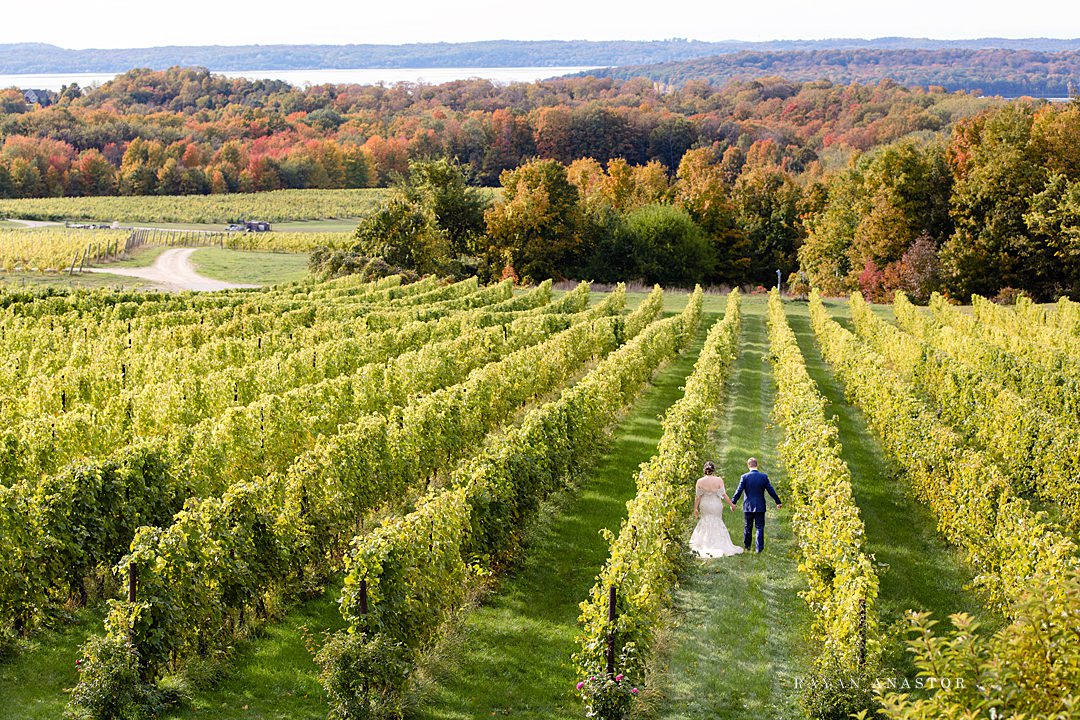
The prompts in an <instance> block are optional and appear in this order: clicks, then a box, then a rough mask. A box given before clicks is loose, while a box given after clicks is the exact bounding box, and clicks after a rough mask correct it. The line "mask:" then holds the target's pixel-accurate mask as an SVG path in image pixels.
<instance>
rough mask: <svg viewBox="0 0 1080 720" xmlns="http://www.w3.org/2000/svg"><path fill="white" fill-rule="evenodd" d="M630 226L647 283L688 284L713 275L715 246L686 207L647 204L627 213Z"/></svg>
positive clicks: (627, 221)
mask: <svg viewBox="0 0 1080 720" xmlns="http://www.w3.org/2000/svg"><path fill="white" fill-rule="evenodd" d="M626 227H627V231H628V232H629V233H630V235H631V236H632V238H633V243H634V257H635V259H636V260H637V266H638V269H639V270H640V272H641V274H642V276H643V277H644V278H645V280H646V282H650V283H661V284H663V285H669V286H670V285H680V286H688V285H692V284H694V283H699V282H702V281H703V280H704V279H705V278H706V277H708V276H709V275H711V273H712V266H713V255H712V249H711V248H710V247H709V243H708V241H707V240H706V238H705V236H704V234H703V233H702V232H701V230H700V229H699V228H698V226H697V225H696V224H695V223H694V220H693V218H691V217H690V214H689V213H687V212H686V211H685V210H682V209H680V208H676V207H672V206H671V205H646V206H645V207H642V208H639V209H637V210H634V211H633V212H631V213H630V214H629V215H627V216H626Z"/></svg>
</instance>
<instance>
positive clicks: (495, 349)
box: [106, 281, 659, 677]
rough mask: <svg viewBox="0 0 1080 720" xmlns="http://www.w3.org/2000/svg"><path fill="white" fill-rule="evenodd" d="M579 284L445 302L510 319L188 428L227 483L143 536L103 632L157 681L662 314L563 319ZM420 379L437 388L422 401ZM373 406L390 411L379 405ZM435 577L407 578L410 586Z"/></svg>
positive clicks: (193, 449)
mask: <svg viewBox="0 0 1080 720" xmlns="http://www.w3.org/2000/svg"><path fill="white" fill-rule="evenodd" d="M459 286H460V287H464V288H466V289H468V288H470V287H471V288H472V289H473V290H475V287H476V284H475V281H473V282H471V283H459V284H458V286H448V287H446V288H439V289H437V290H435V291H432V292H431V293H428V294H426V295H410V296H406V297H404V298H402V299H401V300H400V301H399V302H401V303H415V304H416V306H417V309H418V310H425V309H426V308H430V307H433V306H437V305H438V304H439V303H437V302H436V303H433V302H430V301H429V302H428V303H427V304H424V300H425V298H427V297H430V296H431V295H434V294H437V293H445V292H446V291H447V290H450V289H453V288H455V287H459ZM586 290H587V288H585V287H581V288H579V289H578V291H575V292H573V293H570V294H568V296H567V299H566V300H565V301H560V304H559V306H558V307H557V308H554V309H556V310H560V311H563V312H543V311H546V310H549V309H550V308H548V307H547V306H546V305H545V303H546V302H547V301H548V300H550V297H551V292H550V285H549V284H544V285H542V286H541V287H539V288H537V289H536V290H534V291H532V292H530V293H527V294H525V295H523V296H521V297H519V298H513V299H510V298H509V284H507V283H503V284H501V285H499V286H494V287H492V288H487V289H484V290H480V291H478V292H474V293H473V294H471V295H470V294H466V295H464V296H463V297H461V299H460V300H448V301H444V302H454V303H458V305H457V307H459V308H468V307H470V305H471V304H472V303H473V302H476V303H477V304H479V305H491V304H492V302H493V301H494V300H499V299H505V300H506V301H505V302H502V303H498V304H495V305H492V307H493V308H495V309H498V310H500V311H501V312H497V313H494V315H495V316H496V317H506V316H509V318H510V319H515V320H517V322H509V323H507V324H495V325H494V326H492V327H487V328H473V329H472V331H471V332H470V331H468V330H466V332H464V333H463V334H462V335H461V337H458V338H455V339H454V340H452V341H451V342H453V343H455V344H456V345H457V347H458V350H457V351H454V352H447V350H449V347H442V348H439V347H437V346H432V347H431V348H430V349H423V350H420V351H418V352H421V353H422V354H423V355H425V356H426V357H427V358H429V361H423V360H421V359H420V358H419V356H413V357H412V358H409V359H407V358H405V357H402V358H400V360H394V361H391V362H390V363H388V364H387V365H385V366H384V365H373V366H369V367H368V369H367V370H366V371H363V372H361V373H358V375H357V377H355V378H352V380H350V381H349V382H348V383H346V385H345V386H344V388H342V389H344V390H345V392H344V393H333V394H328V393H326V392H325V391H326V390H327V389H328V388H327V387H326V386H323V387H320V388H317V389H314V388H313V393H312V394H311V395H309V396H308V399H304V398H303V397H302V396H298V397H296V398H295V399H293V398H289V399H282V398H272V399H268V400H267V401H266V404H263V403H259V404H260V405H261V407H260V408H250V409H247V410H243V411H241V412H236V413H229V414H228V417H227V418H226V419H228V420H229V422H228V423H217V424H216V426H211V427H210V428H207V430H210V432H209V433H207V434H206V435H202V434H200V435H198V436H196V437H194V438H192V439H191V443H190V444H189V445H187V446H186V447H185V455H186V456H187V457H188V458H189V460H190V465H189V468H190V471H191V474H192V475H194V476H196V477H205V478H207V480H206V483H207V484H208V486H209V487H210V488H211V490H217V488H220V487H221V484H222V483H223V482H224V483H231V484H230V485H229V486H228V487H227V488H226V489H225V490H224V492H222V493H221V494H220V495H218V496H203V497H201V498H199V499H191V500H189V501H188V503H187V504H186V505H185V508H184V510H183V511H182V512H180V513H178V514H177V515H176V517H175V518H174V520H173V522H172V524H171V525H168V526H166V527H163V528H152V527H144V528H141V529H140V530H139V531H138V532H137V533H136V535H135V539H134V540H133V541H132V542H131V552H130V554H129V555H128V556H127V557H126V558H125V559H124V561H123V562H122V563H121V565H120V570H121V571H123V570H124V569H125V568H126V567H127V566H128V565H129V564H134V565H135V567H136V568H137V569H138V572H139V599H138V602H136V603H134V604H131V603H118V604H117V605H116V606H115V607H114V609H113V612H112V613H111V614H110V617H109V619H108V621H107V623H106V625H107V628H108V630H109V632H110V634H111V635H112V636H114V637H131V638H132V639H133V641H134V643H135V644H136V646H137V647H138V649H139V652H140V657H141V659H142V661H143V662H144V663H145V666H146V668H147V674H148V676H149V677H157V676H158V675H159V674H160V672H161V671H162V669H163V668H164V667H165V666H166V664H171V665H174V666H175V665H180V666H182V665H183V664H184V663H185V662H186V661H188V660H189V659H190V658H193V657H197V656H201V655H205V654H206V653H208V652H211V651H213V650H215V649H219V648H222V647H225V646H227V645H228V643H229V642H230V641H231V639H232V638H234V637H235V636H236V635H238V634H240V633H241V632H243V631H244V630H245V629H246V628H247V627H249V626H251V625H254V624H257V623H258V622H259V621H260V620H261V618H263V617H265V616H266V615H267V614H269V613H270V612H271V608H272V607H273V606H274V605H275V604H278V603H280V602H281V601H282V600H283V599H284V600H285V601H286V602H287V601H288V598H289V597H290V596H292V595H293V594H295V593H297V592H299V591H300V590H301V589H302V588H303V587H304V586H305V585H306V584H307V583H308V582H312V581H314V582H317V581H319V580H320V579H322V578H324V577H325V575H326V573H327V572H328V571H329V568H328V567H327V563H326V560H325V558H326V557H328V556H329V557H340V554H341V553H342V551H343V550H344V547H343V545H344V543H345V542H346V541H347V538H348V537H349V533H350V531H352V530H353V529H354V528H355V526H356V523H357V521H358V518H359V517H363V515H364V514H365V513H367V512H369V511H370V510H372V509H374V508H375V507H377V506H378V505H380V504H381V503H384V502H387V501H389V500H391V499H393V498H395V497H398V496H400V495H401V494H402V493H403V492H406V491H408V490H409V489H410V488H411V487H413V486H414V484H415V483H416V482H417V481H418V479H419V480H421V481H422V480H423V479H425V478H429V477H432V476H434V475H435V473H436V472H437V471H438V470H439V468H440V467H442V466H444V465H446V464H447V463H451V462H454V461H455V460H456V459H457V458H459V457H460V456H461V455H462V454H463V453H465V452H467V451H468V449H469V448H470V447H472V446H473V445H475V444H476V443H478V442H480V440H482V438H483V437H484V436H485V435H486V434H487V432H488V431H489V429H490V428H491V427H493V426H494V425H496V424H498V423H501V422H503V421H505V419H506V418H507V417H508V416H509V415H511V414H512V413H514V412H515V411H516V410H517V409H518V408H519V407H520V406H521V405H522V404H523V403H525V402H527V401H528V400H529V399H530V398H531V397H533V396H534V395H536V394H542V393H545V392H548V391H549V390H551V389H552V388H554V387H558V386H559V385H561V384H562V383H564V382H566V381H567V380H568V379H569V377H570V376H572V375H573V374H574V373H576V372H577V371H578V368H579V367H580V366H581V364H582V363H584V362H586V361H587V360H589V359H590V358H592V357H594V356H595V355H596V354H604V353H606V352H607V351H609V350H610V349H611V348H612V347H614V346H615V345H617V344H618V342H620V334H621V333H622V332H624V331H625V332H634V333H636V332H638V331H639V330H640V327H639V324H640V323H641V322H643V321H644V319H645V318H646V317H648V315H647V313H649V312H651V313H653V314H655V313H657V312H659V304H658V302H659V301H657V302H655V303H647V304H646V308H645V309H644V310H642V311H641V312H636V313H635V314H633V315H631V316H629V317H628V318H612V317H608V315H609V314H610V313H612V312H617V311H619V310H620V309H621V307H619V306H618V304H617V303H618V302H619V301H621V299H622V298H621V296H617V297H615V298H614V302H613V303H603V304H601V305H600V306H598V307H597V308H595V309H593V310H590V311H586V312H582V313H580V314H577V315H574V316H571V317H567V316H566V315H565V314H564V313H565V311H572V310H578V309H580V308H581V307H582V306H583V304H584V303H585V302H586V301H587V293H586V292H585V291H586ZM479 298H486V299H484V300H480V299H479ZM408 307H409V306H408V305H406V307H405V309H406V310H407V309H408ZM485 312H486V313H488V314H492V313H490V311H485ZM515 313H519V314H520V315H519V316H515ZM486 316H487V315H486V314H481V313H463V314H462V316H461V317H459V318H455V320H456V321H457V323H458V324H457V326H456V327H457V329H458V331H459V332H460V331H461V330H462V329H463V328H470V327H472V326H473V325H474V324H475V323H478V322H480V321H482V320H483V319H484V318H485V317H486ZM462 323H464V324H462ZM564 328H565V329H564ZM448 329H452V326H451V327H448ZM488 361H491V362H488ZM399 362H400V364H398V363H399ZM485 363H487V364H486V365H485ZM479 365H483V367H478V366H479ZM454 367H456V370H455V369H453V368H454ZM470 370H474V372H469V371H470ZM352 381H358V382H360V383H361V384H362V385H365V386H367V387H368V388H369V390H368V391H361V394H357V392H356V391H357V390H360V385H351V382H352ZM455 382H456V384H452V383H455ZM422 388H424V389H428V390H432V389H435V391H434V392H429V393H428V394H426V395H417V392H416V391H417V390H420V389H422ZM370 391H373V392H375V394H376V395H377V396H381V397H382V400H379V401H377V402H376V404H375V405H372V406H369V407H368V409H367V411H364V410H362V409H361V408H360V406H358V405H356V404H355V401H357V400H360V399H361V398H362V397H363V395H365V394H367V393H368V392H370ZM312 397H315V398H320V400H319V403H320V405H321V406H323V407H325V408H326V411H325V412H326V413H327V415H326V418H325V421H322V420H319V419H318V416H314V415H312V414H311V413H312V411H311V410H310V405H309V404H310V402H311V398H312ZM349 398H352V400H351V401H350V400H349ZM372 399H374V396H372ZM294 401H295V404H293V402H294ZM290 405H291V408H290V407H289V406H290ZM305 408H308V409H306V410H305ZM376 409H379V410H382V412H371V411H373V410H376ZM264 410H265V412H264ZM368 412H370V413H371V414H367V413H368ZM298 417H304V418H305V421H306V424H301V423H299V422H298V420H297V418H298ZM323 422H326V424H325V425H322V423H323ZM320 426H321V427H320ZM316 433H318V434H316ZM376 479H377V480H376ZM219 492H220V491H219ZM429 525H430V523H429ZM429 525H425V526H424V527H425V528H427V527H429ZM440 527H442V530H443V531H447V532H448V531H449V530H450V529H451V528H450V526H447V525H446V524H445V523H442V524H441V525H440ZM389 537H390V536H388V538H389ZM424 537H425V541H426V540H427V538H428V535H426V534H425V535H424ZM387 542H388V543H389V544H388V545H387V546H386V547H387V548H390V547H392V546H393V543H392V542H391V540H390V539H388V540H387ZM428 569H429V570H430V568H428ZM426 577H427V576H426V575H424V574H422V573H421V574H420V575H415V574H413V575H409V574H406V575H404V576H402V578H403V579H402V582H403V583H406V584H407V582H412V580H409V579H408V578H412V579H415V580H416V582H421V581H423V580H424V579H425V578H426ZM379 592H380V590H379V589H378V588H376V587H373V588H372V593H373V594H374V595H378V593H379ZM425 601H431V602H433V603H434V602H435V601H436V596H435V595H428V596H425ZM435 611H436V610H435V608H433V609H432V612H435Z"/></svg>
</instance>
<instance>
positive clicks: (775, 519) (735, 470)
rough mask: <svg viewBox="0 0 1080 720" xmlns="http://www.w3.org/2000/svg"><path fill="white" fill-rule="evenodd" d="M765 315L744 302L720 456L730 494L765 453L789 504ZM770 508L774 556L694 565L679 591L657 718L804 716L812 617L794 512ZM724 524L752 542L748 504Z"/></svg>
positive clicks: (714, 446)
mask: <svg viewBox="0 0 1080 720" xmlns="http://www.w3.org/2000/svg"><path fill="white" fill-rule="evenodd" d="M765 309H766V304H765V300H764V298H761V297H747V298H745V299H744V302H743V333H742V337H741V338H740V344H739V356H738V359H737V360H736V363H735V365H734V367H733V371H732V374H731V378H730V380H729V383H728V392H727V394H726V396H725V398H724V399H723V402H724V403H725V405H726V411H725V413H724V415H723V416H722V419H721V422H720V424H719V427H718V428H717V431H716V433H715V435H714V438H713V441H712V443H711V454H710V457H711V458H712V459H713V460H714V461H715V462H716V464H717V472H718V473H719V474H720V475H721V476H722V477H723V478H724V484H725V486H726V487H727V489H728V493H729V494H731V493H733V492H734V491H735V487H736V485H737V484H738V480H739V476H740V475H742V473H744V472H746V459H747V458H748V457H751V456H754V457H757V458H758V459H759V460H760V462H761V469H762V470H763V471H764V472H766V473H768V474H769V477H770V479H771V480H772V482H773V485H774V487H776V489H777V492H778V493H779V495H780V499H781V500H785V490H786V480H785V472H784V470H783V468H781V467H778V466H777V457H776V445H777V442H778V440H779V430H778V429H777V428H775V427H773V426H772V425H771V417H770V414H771V412H772V406H773V398H774V396H775V393H776V387H775V383H774V382H773V378H772V367H771V366H770V365H769V363H768V361H767V354H768V348H769V338H768V330H767V326H766V322H765ZM704 459H705V458H703V459H702V460H703V461H704ZM688 482H692V479H688ZM767 502H768V505H769V511H768V514H767V515H766V519H765V552H764V553H762V554H761V555H757V554H755V553H753V552H750V553H743V554H742V555H736V556H734V557H730V558H722V559H714V560H694V561H693V562H692V563H691V566H690V571H689V572H688V574H687V576H686V577H685V578H684V581H683V583H682V586H681V587H680V588H679V590H678V592H677V593H676V608H675V615H674V620H675V627H674V628H673V629H672V630H671V631H670V634H669V637H668V638H667V639H666V647H667V650H666V652H665V653H664V659H663V661H662V662H661V663H660V667H659V668H658V669H657V671H658V681H659V682H658V683H657V684H656V685H657V686H656V687H654V688H653V689H652V690H651V691H650V693H649V695H650V696H651V697H647V698H646V699H645V702H649V703H650V704H654V705H655V709H654V711H655V715H656V717H659V718H664V719H665V720H676V719H679V720H682V719H684V718H685V719H686V720H690V719H694V720H697V719H699V718H724V719H725V720H736V719H741V718H746V719H748V720H749V719H750V718H754V719H755V720H756V719H759V718H770V720H782V719H786V718H796V717H799V712H798V709H797V706H796V701H795V690H794V679H795V678H796V677H798V676H800V675H804V674H806V672H807V671H808V669H809V661H808V659H807V654H808V652H809V649H808V647H807V645H806V642H805V637H806V633H807V628H808V624H809V620H810V618H809V612H808V611H807V609H806V606H805V603H804V602H803V601H802V599H801V598H800V597H799V595H798V593H799V591H800V590H802V589H804V588H805V582H804V581H803V579H802V577H801V576H800V575H799V572H798V567H797V563H796V561H795V542H794V540H793V538H792V533H791V522H790V515H789V512H790V510H789V507H788V506H785V507H783V508H781V509H780V510H779V511H777V510H776V509H775V508H774V507H773V501H772V499H769V500H768V501H767ZM687 512H688V514H689V508H687ZM724 519H725V522H726V523H727V526H728V530H729V532H730V533H731V538H732V540H733V541H734V542H735V544H736V545H742V534H743V517H742V509H741V501H740V503H739V509H738V510H737V511H736V512H734V513H731V512H725V513H724Z"/></svg>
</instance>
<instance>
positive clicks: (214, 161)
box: [0, 68, 999, 197]
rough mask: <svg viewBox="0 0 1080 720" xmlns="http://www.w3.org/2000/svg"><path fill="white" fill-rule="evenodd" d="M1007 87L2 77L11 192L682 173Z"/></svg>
mask: <svg viewBox="0 0 1080 720" xmlns="http://www.w3.org/2000/svg"><path fill="white" fill-rule="evenodd" d="M997 102H999V101H998V100H994V99H981V98H977V97H974V96H971V95H967V94H963V93H945V92H936V91H935V92H927V91H923V90H918V89H915V90H910V89H907V88H903V87H900V86H898V85H896V84H895V83H880V84H877V85H867V86H857V85H852V86H838V85H833V84H831V83H827V82H813V83H797V82H789V81H786V80H782V79H779V78H771V79H770V78H767V79H763V80H755V81H747V82H734V83H729V84H727V85H724V86H713V85H710V84H708V83H688V84H687V85H686V86H684V87H682V88H680V89H678V90H676V91H671V92H668V91H664V90H662V89H660V88H657V87H655V86H654V85H653V84H652V83H650V82H648V81H646V80H643V79H638V80H629V81H618V80H612V79H596V78H561V79H555V80H549V81H544V82H538V83H513V84H510V85H498V84H494V83H491V82H488V81H484V80H468V81H459V82H452V83H444V84H442V85H434V86H427V85H413V84H408V83H402V84H398V85H395V86H391V87H383V86H359V85H323V86H317V87H309V88H304V89H298V88H294V87H292V86H289V85H288V84H286V83H281V82H275V81H256V82H251V81H247V80H242V79H230V78H226V77H224V76H221V75H215V74H213V73H210V72H208V71H206V70H205V69H201V68H174V69H171V70H168V71H160V72H156V71H148V70H135V71H131V72H129V73H126V74H124V75H122V76H120V77H118V78H116V79H115V80H114V81H112V82H110V83H106V84H105V85H103V86H101V87H99V88H93V89H90V90H87V91H85V92H84V91H83V90H82V89H80V88H78V87H74V86H68V87H66V88H65V89H64V90H63V91H62V92H61V93H60V97H59V100H58V102H57V103H56V104H54V105H51V106H49V107H44V108H42V107H40V106H38V105H33V106H27V104H26V102H25V99H24V97H23V96H22V94H21V93H20V92H18V91H16V90H6V91H0V138H2V139H3V144H2V146H0V196H3V197H40V196H60V195H111V194H122V195H146V194H199V193H217V192H254V191H260V190H273V189H281V188H340V187H371V186H385V185H388V184H389V182H390V179H391V177H392V176H393V175H394V174H395V173H398V174H403V173H406V172H407V171H408V167H409V161H410V160H430V159H434V158H438V157H444V156H445V157H454V158H457V159H459V160H460V161H461V162H463V163H465V164H467V165H468V166H469V167H470V169H471V172H472V173H473V176H474V177H475V179H476V181H477V182H479V183H481V184H485V185H497V184H498V182H499V176H500V174H501V173H502V172H503V171H505V170H510V169H513V168H516V167H517V166H519V165H521V164H522V163H523V162H524V161H526V160H528V159H530V158H533V157H543V158H552V159H555V160H559V161H560V162H562V163H564V164H569V163H570V162H573V161H574V160H575V159H577V158H579V157H591V158H594V159H596V160H598V161H599V162H602V163H603V162H607V161H608V160H611V159H615V158H623V159H625V160H626V161H627V162H629V163H631V164H635V165H636V164H644V163H647V162H650V161H652V160H656V161H658V162H660V163H662V164H663V165H665V166H666V167H667V168H668V169H669V171H670V172H672V173H673V172H674V171H675V169H676V168H677V166H678V163H679V160H680V159H681V157H682V155H683V154H684V153H685V152H686V151H687V150H688V149H691V148H694V147H704V146H712V145H714V144H716V143H720V144H722V145H725V146H729V145H737V146H739V147H741V148H742V149H743V150H746V149H748V148H749V146H750V145H751V144H753V143H754V142H756V141H758V140H772V141H773V142H775V143H776V144H777V145H778V146H779V147H780V150H781V153H782V155H783V161H784V164H785V167H787V168H789V169H791V170H793V171H795V172H801V171H803V170H806V169H809V168H811V167H813V166H814V165H815V163H817V164H823V165H828V164H830V163H836V162H842V161H843V160H844V159H845V158H846V157H848V156H850V155H851V154H852V153H854V152H857V151H863V150H867V149H869V148H871V147H873V146H875V145H878V144H881V143H883V142H888V141H890V140H893V139H896V138H899V137H902V136H903V135H906V134H908V133H911V132H916V131H930V132H934V131H940V130H942V129H945V128H947V127H949V126H950V125H951V123H952V122H954V121H955V119H957V118H959V117H963V116H965V115H967V114H970V113H972V112H975V111H976V110H978V109H980V108H983V107H987V106H990V105H993V104H995V103H997Z"/></svg>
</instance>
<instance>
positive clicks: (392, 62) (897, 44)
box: [0, 38, 1080, 73]
mask: <svg viewBox="0 0 1080 720" xmlns="http://www.w3.org/2000/svg"><path fill="white" fill-rule="evenodd" d="M990 48H994V49H1003V50H1017V51H1030V52H1037V53H1050V52H1062V51H1080V39H1072V40H1055V39H1047V38H1032V39H1023V40H1010V39H1003V38H982V39H978V40H933V39H927V38H876V39H873V40H862V39H843V38H841V39H833V40H773V41H769V42H740V41H724V42H701V41H697V40H683V39H671V40H657V41H629V40H620V41H610V42H595V41H585V40H570V41H557V40H550V41H516V40H492V41H485V42H468V43H417V44H410V45H238V46H171V47H154V48H132V49H116V50H67V49H64V48H61V47H57V46H55V45H48V44H44V43H20V44H8V45H0V72H2V73H69V72H98V73H105V72H116V73H121V72H125V71H127V70H130V69H132V68H151V69H155V70H161V69H165V68H169V67H173V66H178V65H179V66H202V67H208V68H211V69H212V70H218V71H220V70H309V69H322V68H415V67H528V66H552V67H554V66H605V67H606V66H623V65H634V66H638V65H653V64H657V63H671V62H676V61H683V60H690V59H694V58H706V57H709V56H716V55H725V54H735V57H736V58H738V57H740V56H741V57H742V58H744V59H743V60H737V61H736V62H744V63H745V62H747V60H746V59H745V58H750V57H753V56H755V55H761V54H764V55H768V56H775V55H777V54H778V53H779V54H781V55H782V54H783V53H787V52H790V51H811V52H831V51H849V50H864V51H875V52H876V51H911V50H949V51H957V50H968V51H975V50H982V49H990ZM820 57H825V56H814V55H809V56H807V58H810V59H814V58H820ZM751 71H752V68H751ZM658 72H671V73H675V72H676V71H675V69H674V68H672V69H671V70H665V71H658Z"/></svg>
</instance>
